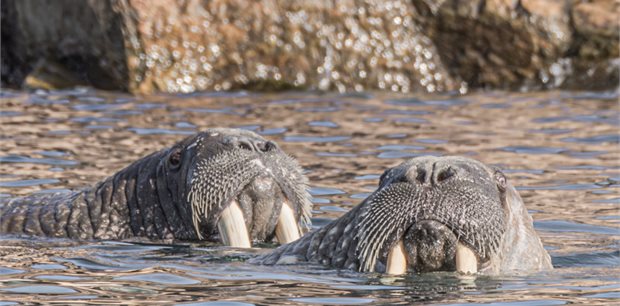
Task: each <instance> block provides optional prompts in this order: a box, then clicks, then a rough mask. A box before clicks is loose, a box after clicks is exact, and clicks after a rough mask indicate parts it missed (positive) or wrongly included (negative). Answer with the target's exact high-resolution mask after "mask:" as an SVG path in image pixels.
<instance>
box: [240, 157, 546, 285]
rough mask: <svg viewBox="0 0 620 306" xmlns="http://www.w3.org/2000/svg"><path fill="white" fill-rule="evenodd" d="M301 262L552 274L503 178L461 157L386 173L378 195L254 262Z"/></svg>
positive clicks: (421, 161) (395, 270)
mask: <svg viewBox="0 0 620 306" xmlns="http://www.w3.org/2000/svg"><path fill="white" fill-rule="evenodd" d="M303 261H311V262H318V263H322V264H325V265H329V266H333V267H337V268H346V269H353V270H358V271H375V272H386V273H390V274H401V273H404V272H406V271H413V272H431V271H459V272H463V273H477V272H480V273H486V274H499V273H501V274H504V273H519V272H532V271H540V270H546V269H551V268H552V266H551V259H550V257H549V254H547V252H546V251H545V249H544V248H543V245H542V243H541V241H540V238H539V237H538V235H537V234H536V232H535V230H534V228H533V225H532V218H531V217H530V215H529V214H528V212H527V210H526V209H525V206H524V205H523V201H522V200H521V197H520V196H519V194H518V193H517V191H516V190H515V188H514V187H513V186H512V185H511V184H510V183H508V182H507V181H506V178H505V176H504V174H503V173H502V172H501V171H499V170H497V169H495V168H492V167H488V166H486V165H484V164H482V163H480V162H478V161H475V160H472V159H468V158H463V157H439V158H438V157H419V158H414V159H411V160H408V161H406V162H404V163H402V164H400V165H399V166H397V167H394V168H391V169H388V170H387V171H385V173H384V174H383V175H382V176H381V179H380V182H379V187H378V189H377V190H376V191H375V192H373V193H372V194H371V195H370V196H368V198H366V199H365V200H364V201H363V202H362V203H361V204H360V205H358V206H356V207H355V208H353V209H352V210H351V211H349V212H348V213H346V214H345V215H343V216H342V217H340V218H338V219H336V220H334V221H333V222H331V223H330V224H328V225H326V226H325V227H323V228H321V229H319V230H317V231H314V232H312V233H309V234H307V235H305V236H304V237H302V238H301V239H299V240H297V241H294V242H291V243H289V244H286V245H283V246H280V247H279V248H277V249H276V250H274V251H273V252H272V253H269V254H265V255H262V256H259V257H257V258H254V259H252V260H251V262H252V263H258V264H287V263H298V262H303Z"/></svg>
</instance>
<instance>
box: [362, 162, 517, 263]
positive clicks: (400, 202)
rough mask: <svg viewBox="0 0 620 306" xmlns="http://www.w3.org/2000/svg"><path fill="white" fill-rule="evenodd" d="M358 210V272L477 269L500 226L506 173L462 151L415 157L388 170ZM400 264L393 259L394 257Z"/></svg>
mask: <svg viewBox="0 0 620 306" xmlns="http://www.w3.org/2000/svg"><path fill="white" fill-rule="evenodd" d="M379 185H380V186H379V189H378V190H377V191H375V192H374V193H373V194H372V195H371V196H370V197H369V199H368V202H367V204H366V206H365V207H364V209H363V211H362V212H361V214H360V218H361V219H360V223H359V231H358V239H359V244H358V251H359V257H360V262H361V266H362V269H363V270H372V268H374V265H375V261H376V260H377V258H386V259H387V260H386V261H387V267H386V271H387V272H394V271H396V270H403V269H404V268H405V265H403V263H406V266H408V267H409V268H410V269H412V270H413V271H417V272H427V271H438V270H447V271H451V270H452V271H453V270H459V271H463V272H476V271H477V269H478V265H479V264H481V265H484V263H485V262H488V261H489V259H490V256H491V255H492V254H494V253H496V252H497V251H498V248H499V246H500V242H501V237H502V235H503V234H504V231H505V230H506V218H505V214H504V208H503V207H504V206H505V205H506V203H505V200H504V199H505V196H504V192H505V191H506V178H505V177H504V175H503V174H502V173H501V171H499V170H495V169H492V168H489V167H487V166H485V165H483V164H482V163H480V162H477V161H474V160H471V159H465V158H460V157H445V158H437V157H432V156H429V157H421V158H415V159H412V160H409V161H407V162H405V163H403V164H401V165H399V166H397V167H394V168H391V169H389V170H387V171H385V173H384V174H383V175H382V177H381V179H380V183H379ZM397 262H398V263H397Z"/></svg>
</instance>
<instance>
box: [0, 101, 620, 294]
mask: <svg viewBox="0 0 620 306" xmlns="http://www.w3.org/2000/svg"><path fill="white" fill-rule="evenodd" d="M0 106H1V109H2V112H1V113H0V123H1V124H0V132H1V134H0V139H1V143H2V147H1V151H0V196H1V197H12V196H20V195H26V194H30V193H33V192H38V193H51V192H67V191H68V190H69V189H77V188H80V187H84V186H88V185H92V184H93V183H94V182H96V181H98V180H100V179H102V178H104V177H105V176H107V175H110V174H113V173H114V172H116V171H117V170H119V169H121V168H122V167H124V166H126V165H128V164H129V163H131V162H132V161H134V160H136V159H138V158H140V157H142V156H144V155H146V154H148V153H150V152H152V151H155V150H159V149H161V148H164V147H166V146H169V145H171V144H173V143H175V142H176V141H178V140H180V139H182V138H183V137H185V135H188V134H192V133H194V132H195V131H198V130H202V129H205V128H208V127H217V126H220V127H241V128H245V129H249V130H253V131H256V132H258V133H260V134H263V135H265V137H268V138H270V139H273V140H275V141H277V142H278V143H279V144H280V145H281V146H282V148H283V149H284V150H285V151H287V152H288V153H290V154H291V155H293V156H295V157H296V158H297V159H298V160H299V161H300V163H301V165H302V166H303V167H304V168H305V169H306V172H307V175H308V177H309V179H310V181H311V187H312V188H311V193H312V195H313V197H314V200H313V201H314V204H315V206H314V209H313V212H314V218H313V223H314V226H315V227H320V226H323V225H325V224H326V223H327V222H329V221H330V220H332V219H334V218H337V217H338V216H340V215H342V214H343V213H344V212H346V211H348V210H349V209H351V207H353V206H354V205H356V204H358V203H359V202H360V201H361V200H362V199H363V198H364V197H366V196H367V195H368V193H369V192H372V191H373V190H374V189H375V187H376V184H377V181H378V177H379V176H380V175H381V173H382V172H383V170H384V169H386V168H387V167H390V166H394V165H396V164H398V163H400V162H402V161H403V160H404V159H406V158H410V157H414V156H420V155H429V154H430V155H437V156H442V155H465V156H469V157H472V158H475V159H479V160H481V161H483V162H485V163H488V164H492V165H496V166H499V167H501V168H503V169H504V170H505V172H506V174H507V176H508V178H509V179H510V180H511V181H512V183H513V184H514V185H515V186H517V189H519V191H520V193H521V195H522V197H523V199H524V201H525V203H526V206H527V207H528V209H529V210H530V212H531V213H532V215H533V217H534V219H535V226H536V228H537V230H538V232H539V234H540V236H541V238H542V240H543V242H544V244H545V246H546V248H547V249H548V250H549V252H550V254H551V256H552V259H553V263H554V266H555V267H556V269H555V270H554V271H551V272H546V273H539V274H533V275H526V276H502V277H487V276H478V277H465V276H458V275H455V274H452V273H429V274H422V275H416V274H410V275H406V276H399V277H392V276H386V275H380V274H361V273H356V272H352V271H338V270H333V269H329V268H325V267H321V266H317V265H304V266H293V267H286V266H278V267H262V266H253V265H249V264H246V263H244V260H245V259H247V258H248V257H250V256H254V255H255V253H260V252H261V251H262V250H252V251H239V250H233V249H228V248H224V247H218V246H213V245H209V244H188V243H179V244H175V245H166V244H153V243H142V242H135V241H134V242H91V243H78V242H75V241H70V240H45V239H18V238H14V237H1V238H0V305H4V304H11V303H13V302H41V301H44V302H48V303H58V304H67V303H85V302H92V303H101V304H109V303H112V302H115V301H118V300H121V301H123V302H125V303H140V304H148V303H151V304H157V303H179V304H183V303H189V304H191V305H251V304H269V305H277V304H301V305H304V304H331V305H364V304H378V303H384V304H411V303H424V304H427V303H436V304H442V305H459V304H465V303H482V304H493V303H503V304H505V305H560V304H566V303H574V302H576V303H586V304H610V303H613V302H616V301H617V299H618V298H619V297H620V295H619V292H620V269H619V265H620V251H619V238H620V228H619V226H620V213H619V209H620V196H619V194H618V188H619V187H620V183H619V182H620V162H619V161H620V148H619V141H620V140H619V137H618V135H619V133H618V131H619V128H620V116H619V114H620V111H619V105H618V95H617V94H616V93H597V92H561V91H552V92H538V93H536V92H534V93H507V92H486V93H473V94H469V95H466V96H450V95H407V96H404V95H397V94H375V93H365V94H356V95H339V94H331V93H327V94H324V93H283V94H255V93H247V92H235V93H223V94H222V93H218V94H211V93H205V94H192V95H178V96H174V95H155V96H128V95H125V94H118V93H109V92H99V91H91V90H84V89H76V90H70V91H57V92H36V93H22V92H11V91H4V92H2V94H1V95H0ZM214 302H220V303H219V304H217V303H214Z"/></svg>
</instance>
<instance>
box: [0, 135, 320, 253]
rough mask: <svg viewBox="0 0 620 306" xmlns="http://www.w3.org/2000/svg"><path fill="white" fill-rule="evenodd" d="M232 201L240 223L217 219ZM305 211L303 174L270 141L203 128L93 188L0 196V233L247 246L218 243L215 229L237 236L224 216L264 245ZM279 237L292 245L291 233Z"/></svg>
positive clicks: (297, 223)
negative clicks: (13, 196) (5, 198)
mask: <svg viewBox="0 0 620 306" xmlns="http://www.w3.org/2000/svg"><path fill="white" fill-rule="evenodd" d="M232 206H235V207H234V208H235V209H236V210H235V211H236V212H237V217H239V218H242V219H236V220H224V219H225V218H226V217H223V216H222V215H223V212H224V211H228V210H230V211H232V212H230V213H229V214H228V215H232V216H234V215H235V211H233V209H232ZM287 207H288V209H286V208H287ZM229 208H230V209H229ZM310 210H311V204H310V201H309V195H308V193H307V179H306V178H305V177H304V175H303V174H302V171H301V168H300V167H299V165H298V164H297V162H296V161H295V160H294V159H293V158H291V157H289V156H288V155H286V154H285V153H284V152H283V151H282V150H281V149H280V148H279V147H278V146H277V145H276V144H275V143H273V142H271V141H267V140H266V139H264V138H262V137H261V136H259V135H257V134H255V133H253V132H250V131H244V130H237V129H209V130H206V131H204V132H201V133H198V134H196V135H194V136H190V137H188V138H186V139H185V140H182V141H180V142H179V143H177V144H175V145H174V146H172V147H170V148H167V149H164V150H161V151H159V152H155V153H153V154H151V155H148V156H146V157H144V158H142V159H140V160H138V161H136V162H134V163H133V164H131V165H129V166H128V167H126V168H124V169H122V170H120V171H119V172H118V173H116V174H114V175H113V176H110V177H108V178H106V179H104V180H103V181H101V182H99V183H97V184H95V185H94V186H93V187H92V188H86V189H84V190H80V191H76V192H74V193H71V194H55V195H51V196H28V197H21V198H14V199H10V200H8V201H7V200H5V202H4V203H0V233H4V234H18V235H31V236H47V237H66V238H74V239H84V240H88V239H97V240H98V239H104V240H110V239H111V240H118V239H126V238H132V237H146V238H149V239H155V240H162V239H174V240H213V241H221V242H224V244H228V245H233V246H242V247H243V246H245V247H249V245H235V243H234V241H233V242H231V243H228V242H227V241H222V234H227V235H228V236H230V235H233V236H234V235H235V234H234V233H233V234H231V233H220V231H219V230H218V228H226V226H224V227H220V226H222V224H223V223H226V222H228V230H229V231H238V232H239V233H238V234H236V235H237V236H238V238H239V237H241V238H243V239H245V240H246V241H267V240H271V239H272V238H273V237H274V235H276V234H277V233H276V231H277V230H280V231H283V232H287V231H289V232H296V233H303V230H304V229H305V228H306V227H307V225H308V224H309V215H310ZM281 212H282V214H284V213H285V212H289V216H285V217H288V218H289V221H291V220H293V222H292V223H291V222H289V223H288V224H286V225H283V224H282V222H280V220H281V219H282V218H281V216H280V215H281ZM285 219H286V218H285ZM239 220H240V221H239ZM243 221H245V226H244V224H243V223H244V222H243ZM291 224H292V225H291ZM286 226H288V227H289V228H285V227H286ZM291 226H292V227H296V228H290V227H291ZM243 235H246V236H249V237H243ZM277 238H278V239H279V240H284V241H280V242H289V241H292V240H293V239H296V238H298V237H293V238H290V239H282V238H281V237H277ZM229 239H230V238H229ZM233 240H234V239H233ZM231 241H232V240H231Z"/></svg>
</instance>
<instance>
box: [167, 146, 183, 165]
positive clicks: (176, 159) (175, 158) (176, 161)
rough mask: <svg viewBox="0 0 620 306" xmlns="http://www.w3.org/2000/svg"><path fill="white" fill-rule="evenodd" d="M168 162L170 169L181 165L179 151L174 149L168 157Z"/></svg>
mask: <svg viewBox="0 0 620 306" xmlns="http://www.w3.org/2000/svg"><path fill="white" fill-rule="evenodd" d="M168 162H169V163H170V165H171V166H172V167H178V166H179V165H180V164H181V149H175V150H174V151H173V152H172V153H170V156H169V157H168Z"/></svg>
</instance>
